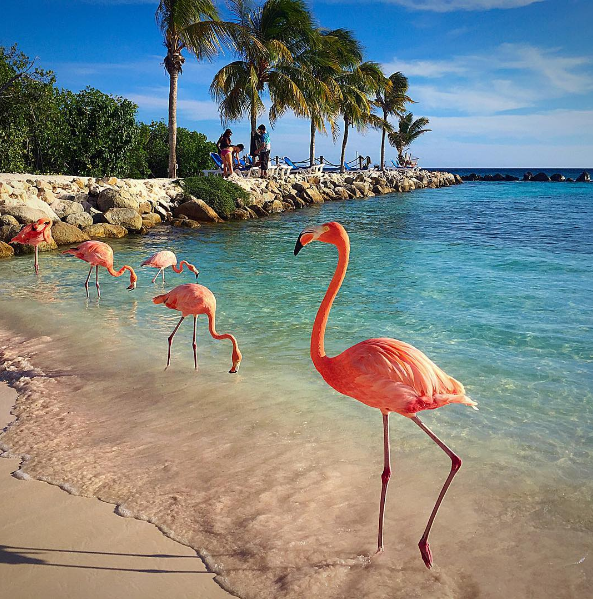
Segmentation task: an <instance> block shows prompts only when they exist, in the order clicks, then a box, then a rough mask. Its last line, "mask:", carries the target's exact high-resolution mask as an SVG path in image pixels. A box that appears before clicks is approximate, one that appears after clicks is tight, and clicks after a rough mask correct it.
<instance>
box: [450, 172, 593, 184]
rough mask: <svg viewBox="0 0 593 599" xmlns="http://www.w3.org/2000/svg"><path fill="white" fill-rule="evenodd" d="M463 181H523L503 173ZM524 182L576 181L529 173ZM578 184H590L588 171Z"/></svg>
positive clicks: (557, 174) (465, 176)
mask: <svg viewBox="0 0 593 599" xmlns="http://www.w3.org/2000/svg"><path fill="white" fill-rule="evenodd" d="M461 179H462V180H463V181H521V179H520V178H519V177H515V176H514V175H508V174H507V175H502V174H501V173H496V174H495V175H478V174H476V173H471V174H469V175H461ZM522 180H523V181H544V182H555V183H561V182H566V183H574V182H575V179H572V178H571V177H565V176H564V175H563V174H561V173H554V174H553V175H552V176H549V175H547V174H546V173H536V174H535V175H534V174H533V173H532V172H530V171H527V172H526V173H525V174H524V175H523V179H522ZM576 181H577V183H590V182H591V176H590V175H589V173H588V172H587V171H583V172H582V173H581V174H580V175H579V176H578V177H577V178H576Z"/></svg>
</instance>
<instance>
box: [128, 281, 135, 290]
mask: <svg viewBox="0 0 593 599" xmlns="http://www.w3.org/2000/svg"><path fill="white" fill-rule="evenodd" d="M128 289H129V290H130V291H132V289H136V281H134V282H133V283H132V284H131V285H130V286H129V287H128Z"/></svg>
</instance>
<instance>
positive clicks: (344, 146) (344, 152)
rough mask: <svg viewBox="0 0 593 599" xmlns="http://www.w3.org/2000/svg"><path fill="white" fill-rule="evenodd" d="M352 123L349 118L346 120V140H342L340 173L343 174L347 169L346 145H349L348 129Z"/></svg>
mask: <svg viewBox="0 0 593 599" xmlns="http://www.w3.org/2000/svg"><path fill="white" fill-rule="evenodd" d="M349 126H350V123H349V121H348V119H347V118H344V139H342V155H341V156H340V172H341V173H343V172H344V171H345V170H346V168H345V167H344V159H345V157H346V144H347V143H348V128H349Z"/></svg>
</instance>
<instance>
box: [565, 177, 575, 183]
mask: <svg viewBox="0 0 593 599" xmlns="http://www.w3.org/2000/svg"><path fill="white" fill-rule="evenodd" d="M566 182H567V183H574V179H573V178H572V177H566Z"/></svg>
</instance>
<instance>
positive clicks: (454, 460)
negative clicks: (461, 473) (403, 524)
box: [412, 416, 461, 568]
mask: <svg viewBox="0 0 593 599" xmlns="http://www.w3.org/2000/svg"><path fill="white" fill-rule="evenodd" d="M412 420H413V421H414V422H415V423H416V424H417V425H418V426H419V427H420V428H421V429H422V430H423V431H424V432H425V433H426V434H427V435H428V436H429V437H430V438H431V439H432V440H433V441H434V442H435V443H436V444H437V445H438V446H439V447H440V448H441V449H442V450H443V451H444V452H445V453H446V454H447V455H448V456H449V457H450V458H451V472H449V476H448V477H447V480H446V481H445V484H444V485H443V488H442V489H441V492H440V493H439V496H438V499H437V500H436V503H435V504H434V508H433V509H432V513H431V514H430V518H429V519H428V524H427V525H426V528H425V529H424V534H423V535H422V538H421V539H420V542H419V543H418V547H419V548H420V553H421V554H422V559H423V560H424V563H425V564H426V567H427V568H430V567H431V566H432V554H431V552H430V545H429V544H428V534H429V533H430V529H431V527H432V523H433V522H434V519H435V518H436V515H437V512H438V511H439V507H440V505H441V502H442V501H443V498H444V497H445V493H446V492H447V489H448V488H449V485H450V484H451V481H452V480H453V477H454V476H455V475H456V474H457V471H458V470H459V468H461V458H460V457H459V456H458V455H457V454H455V453H454V452H453V451H452V450H451V449H450V448H449V447H447V446H446V445H445V444H444V443H443V442H442V441H441V440H440V439H439V438H438V437H437V436H436V435H435V434H434V433H433V432H432V431H431V430H430V429H429V428H428V427H427V426H426V425H425V424H424V423H423V422H422V421H421V420H420V418H418V416H414V418H412Z"/></svg>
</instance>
